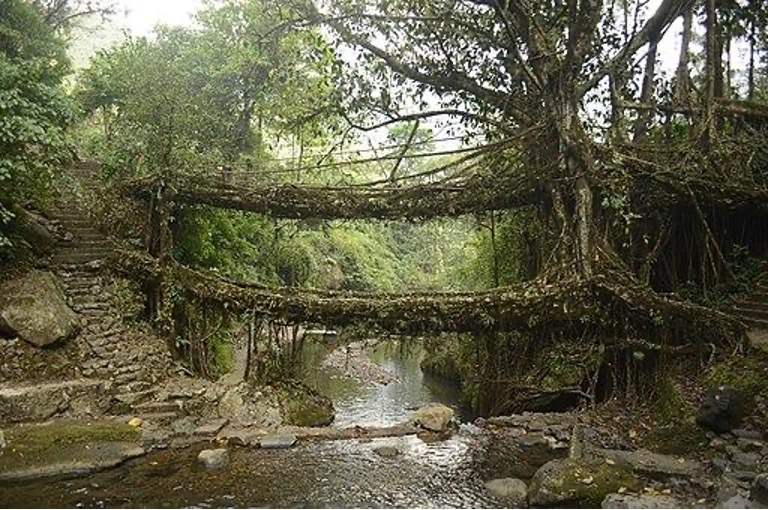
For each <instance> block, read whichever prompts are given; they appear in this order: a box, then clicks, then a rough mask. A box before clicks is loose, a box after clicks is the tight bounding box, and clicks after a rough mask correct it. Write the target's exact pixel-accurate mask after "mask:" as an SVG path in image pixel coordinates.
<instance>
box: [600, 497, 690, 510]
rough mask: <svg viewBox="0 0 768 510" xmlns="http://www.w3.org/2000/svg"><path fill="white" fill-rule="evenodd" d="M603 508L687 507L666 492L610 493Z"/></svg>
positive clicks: (602, 505) (604, 501) (603, 503)
mask: <svg viewBox="0 0 768 510" xmlns="http://www.w3.org/2000/svg"><path fill="white" fill-rule="evenodd" d="M600 506H601V507H602V508H687V505H686V504H685V503H683V502H682V501H680V500H678V499H677V498H673V497H672V496H667V495H666V494H609V495H608V496H606V498H605V499H604V500H603V502H602V504H601V505H600Z"/></svg>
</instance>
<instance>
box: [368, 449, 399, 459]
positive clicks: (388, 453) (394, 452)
mask: <svg viewBox="0 0 768 510" xmlns="http://www.w3.org/2000/svg"><path fill="white" fill-rule="evenodd" d="M373 453H375V454H376V455H378V456H379V457H385V458H391V457H397V456H398V455H400V450H398V449H397V448H396V447H394V446H378V447H376V448H374V449H373Z"/></svg>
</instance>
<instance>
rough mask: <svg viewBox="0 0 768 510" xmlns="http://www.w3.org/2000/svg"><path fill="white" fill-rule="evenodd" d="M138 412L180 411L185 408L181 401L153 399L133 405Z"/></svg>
mask: <svg viewBox="0 0 768 510" xmlns="http://www.w3.org/2000/svg"><path fill="white" fill-rule="evenodd" d="M133 409H134V410H135V411H136V412H138V413H179V412H181V411H182V410H183V409H184V405H183V404H182V403H181V401H167V400H164V401H153V402H144V403H142V404H137V405H134V406H133Z"/></svg>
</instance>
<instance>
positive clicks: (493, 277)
mask: <svg viewBox="0 0 768 510" xmlns="http://www.w3.org/2000/svg"><path fill="white" fill-rule="evenodd" d="M539 236H540V228H539V223H538V221H537V220H536V218H535V216H534V215H533V214H532V213H531V212H529V211H524V210H523V211H512V212H508V213H505V214H502V215H500V214H497V215H496V216H494V217H490V218H483V219H481V220H479V221H478V226H477V229H476V230H475V234H474V237H473V238H472V239H471V240H470V244H469V247H467V248H465V252H468V253H466V254H465V257H464V262H463V264H461V265H459V266H458V267H457V273H458V278H459V280H460V281H461V282H462V283H463V286H464V287H467V288H490V287H498V286H503V285H510V284H512V283H516V282H520V281H524V280H527V279H528V278H530V277H531V272H532V271H531V269H532V268H531V267H529V266H528V265H529V264H531V263H532V262H535V261H536V260H537V253H538V250H539V245H538V242H539V241H538V238H539Z"/></svg>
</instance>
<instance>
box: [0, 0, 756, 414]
mask: <svg viewBox="0 0 768 510" xmlns="http://www.w3.org/2000/svg"><path fill="white" fill-rule="evenodd" d="M2 5H3V9H1V10H0V49H2V55H3V56H2V61H0V65H2V69H3V71H2V73H0V80H2V84H3V86H2V89H0V92H1V93H2V96H0V123H1V124H0V125H1V126H2V128H1V129H0V147H2V153H3V159H2V163H1V164H2V166H1V167H0V182H2V183H3V186H2V188H1V189H0V225H1V226H0V249H2V250H3V255H2V256H4V257H5V258H6V259H7V260H10V259H11V258H12V257H17V258H18V257H19V253H20V252H23V243H24V241H23V239H17V238H15V237H14V222H13V210H14V207H17V206H19V205H23V206H32V205H39V206H41V207H42V205H40V204H44V203H45V200H46V198H47V197H48V196H49V195H50V194H51V192H53V191H55V190H56V188H57V186H59V184H58V183H59V181H60V180H59V179H58V176H57V174H60V173H62V171H61V169H62V168H63V167H64V166H65V165H66V164H67V163H68V160H71V159H72V158H78V159H80V160H88V161H95V162H97V163H98V164H99V171H100V173H101V178H103V179H104V180H105V182H109V183H111V186H109V187H108V191H107V193H113V194H114V196H112V198H111V199H110V200H105V201H102V203H105V204H108V207H107V208H106V209H105V210H104V211H101V212H100V216H101V217H103V218H104V220H103V221H104V223H105V226H107V227H108V228H109V229H110V231H112V232H116V233H119V234H120V236H121V237H123V238H125V239H135V240H136V246H137V247H141V248H142V249H145V250H148V251H149V252H150V253H152V254H153V255H155V256H160V258H161V263H163V261H164V260H166V259H163V257H167V258H168V260H173V262H174V263H177V264H179V265H180V266H186V267H187V268H194V269H195V270H199V271H202V272H203V273H205V275H206V276H205V277H203V276H200V275H199V274H198V275H195V274H193V273H190V272H186V269H178V270H174V271H170V272H169V273H168V274H171V273H172V274H175V275H177V276H178V280H177V281H176V282H175V284H177V285H176V287H174V286H173V285H171V286H170V287H168V288H166V289H165V298H166V299H170V300H171V301H173V300H176V301H175V303H176V304H175V305H171V307H170V310H168V311H167V313H166V318H165V320H166V326H165V328H166V329H165V333H166V334H168V335H169V336H171V337H173V338H175V339H177V341H178V344H179V349H180V351H182V352H183V353H184V356H186V357H187V358H188V359H189V360H190V363H191V364H192V365H193V366H194V367H196V369H197V370H198V371H201V372H204V373H206V374H207V375H211V374H212V372H215V370H212V369H210V367H205V366H203V365H201V364H200V363H199V362H197V361H195V360H196V359H199V358H200V357H201V354H200V353H201V352H207V351H208V350H209V349H215V347H211V346H209V345H207V344H206V343H205V342H202V340H201V339H205V340H206V341H208V342H209V343H213V340H211V339H215V338H217V335H212V334H211V333H209V332H208V330H209V329H210V328H212V327H213V329H217V328H219V329H221V328H222V324H224V322H223V321H221V320H219V321H216V320H213V319H210V318H205V319H204V320H203V322H204V324H202V325H200V326H199V327H197V326H196V327H194V328H193V327H186V328H185V326H184V324H191V322H190V316H191V315H195V314H196V313H197V312H196V311H195V310H199V309H201V307H202V308H205V309H206V310H208V312H206V313H211V312H210V310H211V309H212V307H211V303H214V302H215V303H217V306H219V307H220V308H219V312H220V313H221V314H224V315H231V313H230V311H231V310H234V309H237V310H238V313H245V314H246V316H249V317H251V319H249V320H250V321H251V323H250V326H249V331H252V330H254V327H253V323H252V321H253V317H254V314H256V311H257V310H258V311H259V316H260V317H261V318H262V319H264V320H267V321H270V320H276V317H275V316H274V315H272V316H271V315H270V312H269V310H268V307H262V308H259V307H257V306H256V305H257V303H259V302H261V301H263V300H264V299H265V298H264V295H265V294H264V292H267V291H264V290H262V289H260V288H250V290H249V288H248V287H243V288H240V287H232V286H231V285H230V284H229V283H222V284H221V285H222V287H221V288H219V287H216V283H215V281H216V280H209V279H202V278H217V277H220V278H222V279H226V281H232V280H235V281H238V282H241V283H246V282H247V283H251V284H258V285H262V286H266V287H267V288H269V289H282V290H276V291H269V292H272V294H269V295H270V296H272V298H274V300H279V299H285V300H287V301H286V303H288V301H290V303H288V304H284V305H279V306H278V305H275V309H280V310H283V312H284V311H285V310H287V309H292V310H296V309H301V310H315V311H316V313H315V316H323V317H327V316H329V315H330V314H329V313H327V312H326V311H323V310H322V309H320V308H318V307H317V303H316V300H317V299H318V296H322V297H326V298H327V297H329V296H330V297H332V298H334V299H336V298H337V297H338V296H339V294H318V292H330V291H334V292H335V291H340V292H342V293H343V292H350V293H352V292H360V291H370V292H374V291H376V292H390V291H402V292H406V293H416V292H418V293H421V292H427V293H432V292H433V291H437V290H463V291H481V290H483V289H497V288H499V289H506V290H502V291H496V293H495V294H493V296H497V297H498V300H497V301H494V300H493V299H496V298H493V299H492V298H490V297H483V298H482V299H474V298H472V299H468V300H467V302H466V303H465V304H464V305H462V306H463V307H462V306H458V305H456V304H455V300H456V298H455V297H451V296H443V295H442V294H439V293H433V295H434V300H433V301H430V302H429V303H426V304H424V307H421V305H419V306H415V307H409V303H410V304H413V303H417V304H418V303H422V301H418V300H420V299H423V294H418V296H416V297H414V298H408V297H407V296H406V297H405V298H402V299H403V302H402V303H403V304H402V306H401V307H400V308H397V309H396V310H394V311H392V310H390V311H386V310H387V309H388V308H387V306H384V305H377V304H376V303H381V302H380V301H376V300H375V299H374V298H370V299H371V301H366V302H365V305H366V306H368V305H370V306H369V307H368V308H366V310H367V312H365V313H367V315H368V320H367V323H368V325H369V326H371V327H375V328H376V327H379V328H380V327H381V326H382V325H383V324H384V325H385V326H384V327H383V329H387V326H386V324H389V325H390V326H391V329H395V330H398V331H400V332H403V331H406V332H407V333H408V334H430V335H431V334H435V333H436V332H439V331H442V330H452V331H455V330H460V331H461V335H460V336H459V337H452V338H453V340H451V341H450V342H448V341H446V342H442V343H441V342H437V347H436V350H438V351H441V350H442V351H445V350H450V351H451V352H452V354H451V356H452V357H454V358H455V359H459V360H461V362H462V364H463V365H464V367H465V370H464V375H463V377H464V378H465V379H468V378H469V379H470V380H466V381H465V383H466V385H467V387H474V388H476V391H474V393H473V394H472V398H473V399H474V402H473V403H474V406H475V408H476V409H477V410H478V411H479V412H481V413H484V414H489V413H499V412H508V411H510V410H516V409H520V408H521V407H526V406H528V407H530V406H531V405H533V404H535V403H536V402H540V401H542V399H544V400H545V401H547V402H549V401H551V400H552V399H559V398H575V399H577V400H579V399H587V400H595V399H600V398H605V397H607V396H610V395H615V394H634V393H644V392H648V391H652V390H653V388H654V386H656V383H655V381H657V380H658V374H659V373H660V372H666V371H668V370H670V369H671V367H673V366H675V365H677V364H679V363H688V362H690V361H691V360H695V362H699V361H701V360H702V359H705V358H711V357H712V350H713V349H714V350H715V351H716V352H717V353H718V354H724V353H726V352H732V351H733V348H734V345H736V344H738V343H740V342H741V341H742V336H743V325H740V324H739V323H738V321H736V320H735V319H733V318H731V317H730V316H728V314H727V313H723V312H722V311H721V309H722V308H723V307H724V306H726V305H727V304H728V300H729V299H730V298H731V297H732V296H733V295H734V294H736V293H738V292H740V291H743V290H745V288H746V287H748V285H749V284H750V283H751V282H752V281H753V280H754V278H755V277H756V275H757V274H758V273H759V272H760V270H761V266H760V264H761V261H763V260H764V259H765V257H766V255H768V232H766V229H765V228H764V224H765V221H766V219H768V173H767V172H766V168H767V166H768V149H766V143H765V142H766V135H767V134H768V132H767V130H768V124H767V123H766V119H768V104H766V102H767V101H768V67H767V66H768V7H767V6H766V5H765V4H764V2H761V1H751V0H742V1H736V0H730V1H718V2H715V1H714V0H701V1H696V0H660V1H658V2H647V1H625V2H602V1H601V0H569V1H562V0H552V1H545V2H529V1H506V0H445V1H443V0H441V1H437V2H434V1H430V2H425V1H419V0H407V1H406V0H380V1H379V0H371V1H368V2H358V1H347V0H332V1H329V2H324V3H313V2H311V1H307V0H291V1H278V0H221V1H217V2H212V3H210V4H206V7H204V8H203V9H202V10H201V11H200V12H199V13H198V14H197V16H196V23H195V25H194V26H192V27H158V28H157V29H156V31H155V33H154V34H153V35H152V36H151V37H129V38H127V39H126V40H125V41H123V42H122V43H120V44H118V45H116V46H113V47H111V48H107V49H104V50H102V51H100V52H99V53H98V54H97V55H96V56H95V57H94V58H93V59H92V60H91V63H90V66H89V67H88V68H87V69H85V70H84V71H82V72H81V73H78V74H77V75H76V76H68V73H69V71H68V63H67V57H66V53H65V49H66V40H67V38H68V37H70V36H71V35H72V33H73V30H74V28H73V26H74V25H73V23H74V22H75V21H76V20H77V15H78V14H83V13H85V14H90V15H94V13H96V14H101V13H102V11H103V7H99V6H93V5H91V4H90V3H87V4H80V3H77V2H67V1H66V0H58V1H56V2H47V3H46V2H33V1H28V0H3V4H2ZM670 48H672V49H673V51H674V54H672V51H670ZM65 78H71V80H69V81H67V80H65ZM370 133H378V134H377V135H376V136H377V138H375V143H372V142H371V138H368V137H367V135H368V134H370ZM158 183H160V187H157V186H158ZM125 189H129V190H134V191H136V190H137V189H138V190H139V192H138V193H133V194H131V193H130V192H127V193H123V192H122V191H121V190H125ZM164 190H169V191H168V193H169V195H168V196H169V201H170V205H168V207H169V210H166V211H165V214H166V215H165V216H163V218H164V220H162V221H167V225H166V226H165V227H163V228H167V229H168V230H169V237H170V238H172V240H173V242H172V246H170V247H168V246H166V248H167V249H169V250H170V251H169V252H168V253H165V254H163V253H160V252H158V251H157V250H155V249H154V248H153V247H156V246H155V244H156V243H157V242H158V240H159V239H161V238H162V235H160V237H158V230H157V229H154V230H153V226H152V224H147V221H146V218H147V213H146V210H144V209H142V207H143V205H144V206H146V205H147V203H149V207H150V209H151V208H152V199H151V197H152V196H161V195H162V194H163V193H166V191H164ZM137 196H139V199H138V201H137V200H136V197H137ZM371 196H374V197H375V198H371ZM147 197H150V198H149V199H148V198H147ZM361 197H362V198H361ZM468 197H469V198H468ZM141 204H143V205H141ZM372 204H375V205H376V207H374V205H372ZM155 206H157V204H155ZM307 211H308V212H307ZM414 211H416V212H414ZM338 218H342V219H343V221H342V220H340V219H338ZM355 218H360V219H355ZM382 218H384V219H382ZM424 218H430V219H429V220H428V221H424V222H422V221H419V220H422V219H424ZM434 218H437V219H434ZM150 223H151V222H150ZM153 243H155V244H153ZM161 244H162V243H161ZM201 274H202V273H201ZM184 275H186V276H184ZM155 277H157V275H155ZM185 278H186V279H185ZM222 281H224V280H222ZM185 282H186V283H185ZM201 282H207V283H206V284H205V285H203V284H202V283H201ZM156 283H157V282H156ZM165 284H167V282H166V283H165ZM165 284H164V285H165ZM185 285H186V287H185ZM226 285H230V286H229V287H227V286H226ZM150 287H151V286H150ZM285 288H290V289H293V290H292V291H290V292H292V294H290V295H288V294H286V292H288V291H286V290H285ZM159 289H160V287H159V286H158V285H155V287H154V292H155V294H156V297H157V296H161V294H162V292H159ZM254 289H255V290H254ZM287 295H288V296H289V297H287V298H286V297H285V296H287ZM349 295H350V296H352V295H355V294H349ZM478 295H479V294H477V295H474V296H478ZM482 296H486V295H485V294H483V295H482ZM670 297H671V298H672V299H671V300H670V299H669V298H670ZM361 299H363V298H361ZM365 299H368V298H365ZM442 299H444V300H445V301H441V300H442ZM259 300H261V301H259ZM291 300H293V301H291ZM450 300H454V301H450ZM386 301H387V300H385V302H386ZM392 302H394V301H392ZM392 302H389V303H388V306H389V305H391V303H392ZM232 303H236V304H232ZM484 303H485V304H484ZM225 305H226V306H225ZM334 305H335V306H336V305H338V306H337V308H336V309H337V311H338V315H339V316H345V314H347V315H346V316H349V317H354V321H353V322H362V323H363V326H365V324H366V320H364V319H365V314H364V313H363V312H361V311H360V310H361V309H362V308H364V307H363V306H362V305H361V304H360V302H356V303H353V304H350V305H349V306H350V308H349V309H347V308H344V306H345V305H344V303H342V302H341V301H339V302H338V303H334ZM442 305H445V307H442ZM281 306H282V308H280V307H281ZM453 306H455V308H451V307H453ZM302 307H303V308H302ZM313 307H314V308H313ZM338 307H341V308H338ZM355 307H357V308H355ZM150 308H153V307H151V306H150ZM390 308H391V306H390ZM409 308H411V310H410V312H409V311H408V309H409ZM445 309H450V310H454V311H452V312H450V313H448V312H445ZM317 310H320V311H319V312H318V311H317ZM425 310H436V312H435V319H434V320H433V321H431V323H430V324H426V323H427V322H429V321H426V320H425V318H424V317H423V316H421V315H419V316H418V317H417V316H416V315H413V314H416V313H423V312H424V311H425ZM249 311H250V315H248V313H249ZM283 312H281V313H283ZM321 312H322V313H321ZM395 312H396V313H395ZM162 313H163V312H162V307H161V306H159V305H158V306H156V307H155V309H154V314H155V317H156V318H157V317H159V316H161V315H162ZM276 313H277V312H275V314H276ZM307 313H309V312H307ZM323 314H325V315H323ZM387 314H389V315H387ZM441 314H442V315H441ZM299 315H300V314H299ZM285 317H286V315H285V314H284V313H283V315H282V316H281V317H277V318H280V319H281V320H285ZM299 318H300V317H299V316H298V315H297V316H296V317H292V318H291V321H292V323H300V322H301V321H300V320H299ZM476 318H479V319H476ZM240 319H242V317H241V318H240ZM470 319H471V320H470ZM350 320H351V319H350ZM168 321H170V323H171V324H170V325H169V324H168ZM388 321H389V322H388ZM209 322H211V324H213V326H212V325H211V324H209ZM406 323H414V324H420V326H419V327H418V328H411V329H409V327H407V326H404V325H403V324H406ZM227 324H229V323H228V322H227ZM457 324H462V325H467V324H469V326H462V327H461V328H459V327H458V326H455V325H457ZM473 324H474V326H472V325H473ZM419 328H421V329H419ZM227 329H228V328H224V330H227ZM230 329H231V328H230ZM193 331H194V332H193ZM435 338H441V337H435ZM457 338H458V339H457ZM201 342H202V343H201ZM448 344H450V346H449V347H446V345H448ZM478 388H482V391H480V390H477V389H478Z"/></svg>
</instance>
